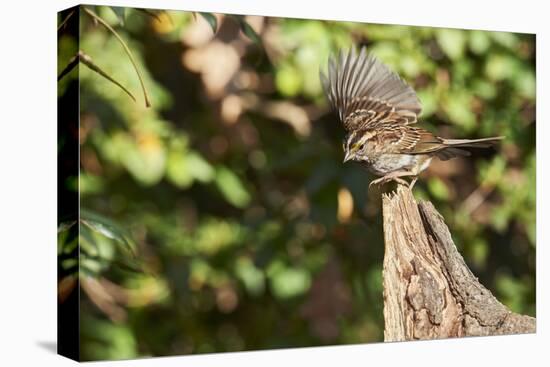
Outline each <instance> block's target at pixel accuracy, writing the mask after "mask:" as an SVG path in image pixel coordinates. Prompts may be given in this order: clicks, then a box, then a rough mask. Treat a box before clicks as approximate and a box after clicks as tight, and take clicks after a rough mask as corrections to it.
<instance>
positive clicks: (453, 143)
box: [443, 136, 504, 148]
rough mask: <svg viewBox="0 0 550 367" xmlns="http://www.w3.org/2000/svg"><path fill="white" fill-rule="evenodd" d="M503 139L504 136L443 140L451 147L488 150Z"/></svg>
mask: <svg viewBox="0 0 550 367" xmlns="http://www.w3.org/2000/svg"><path fill="white" fill-rule="evenodd" d="M502 139H504V136H493V137H491V138H482V139H443V144H445V145H448V146H450V147H463V148H488V147H490V146H491V145H493V144H494V143H496V142H497V141H499V140H502Z"/></svg>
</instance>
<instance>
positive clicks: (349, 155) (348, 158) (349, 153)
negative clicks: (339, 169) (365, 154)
mask: <svg viewBox="0 0 550 367" xmlns="http://www.w3.org/2000/svg"><path fill="white" fill-rule="evenodd" d="M352 156H353V154H351V152H350V151H347V152H346V156H345V157H344V163H346V162H347V161H349V160H350V159H351V157H352Z"/></svg>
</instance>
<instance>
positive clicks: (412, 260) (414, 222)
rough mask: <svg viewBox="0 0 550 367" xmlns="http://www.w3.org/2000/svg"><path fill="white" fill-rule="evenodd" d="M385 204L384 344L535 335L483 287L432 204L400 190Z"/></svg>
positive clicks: (524, 319)
mask: <svg viewBox="0 0 550 367" xmlns="http://www.w3.org/2000/svg"><path fill="white" fill-rule="evenodd" d="M382 205H383V216H384V240H385V255H384V270H383V276H384V322H385V330H384V340H385V341H405V340H419V339H439V338H450V337H460V336H476V335H500V334H516V333H534V332H535V323H536V319H535V318H533V317H530V316H525V315H520V314H517V313H514V312H512V311H510V310H509V309H508V308H506V306H504V305H503V304H501V303H500V302H499V301H498V300H497V299H496V298H495V297H494V296H493V295H492V294H491V292H490V291H489V290H488V289H487V288H485V287H484V286H483V285H482V284H480V283H479V281H478V279H477V278H476V277H475V276H474V275H473V274H472V272H471V271H470V269H469V268H468V266H467V265H466V263H465V262H464V259H463V258H462V256H461V255H460V253H459V252H458V251H457V249H456V246H455V244H454V242H453V240H452V238H451V234H450V232H449V229H448V228H447V226H446V225H445V222H444V220H443V217H442V216H441V215H440V214H439V213H438V212H437V210H436V209H435V208H434V206H433V205H432V204H431V203H429V202H421V203H420V204H418V203H417V202H416V201H415V199H414V197H413V195H412V193H411V191H410V190H409V189H408V188H406V187H404V186H401V185H399V186H398V188H397V191H396V192H392V193H391V194H385V195H384V196H383V197H382Z"/></svg>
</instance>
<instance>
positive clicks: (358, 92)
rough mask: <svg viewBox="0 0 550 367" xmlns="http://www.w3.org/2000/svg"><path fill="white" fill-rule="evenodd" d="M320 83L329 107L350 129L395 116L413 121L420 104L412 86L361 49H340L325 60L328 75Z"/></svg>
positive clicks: (400, 119) (409, 122) (347, 128)
mask: <svg viewBox="0 0 550 367" xmlns="http://www.w3.org/2000/svg"><path fill="white" fill-rule="evenodd" d="M320 77H321V83H322V85H323V89H324V91H325V94H326V95H327V98H328V100H329V102H330V104H331V106H332V107H333V108H334V109H335V110H337V111H338V115H339V117H340V120H341V121H342V122H343V124H344V128H345V129H346V130H348V131H352V130H355V129H359V128H366V127H368V125H370V124H373V123H377V122H380V121H383V120H387V119H388V118H389V117H393V118H395V119H396V123H404V124H414V123H415V122H416V121H417V117H418V115H419V114H420V112H421V110H422V106H421V104H420V101H419V100H418V97H417V95H416V93H415V91H414V89H413V88H412V87H410V86H409V85H408V84H407V83H405V82H404V81H403V80H402V79H401V78H400V77H399V76H398V75H397V74H396V73H395V72H393V71H391V70H390V69H389V68H388V67H387V66H386V65H384V64H383V63H382V62H380V61H379V60H378V59H377V58H376V57H375V56H374V55H372V54H369V53H367V51H366V48H365V47H363V48H361V50H360V52H359V54H357V52H356V51H355V49H353V48H352V49H351V50H350V51H348V52H347V53H344V52H343V51H342V50H340V52H339V53H338V55H337V56H336V57H331V58H330V59H329V62H328V75H327V76H325V75H324V74H323V73H321V76H320Z"/></svg>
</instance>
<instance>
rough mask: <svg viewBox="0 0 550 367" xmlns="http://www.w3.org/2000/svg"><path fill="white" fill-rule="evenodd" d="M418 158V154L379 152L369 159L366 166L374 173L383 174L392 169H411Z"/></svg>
mask: <svg viewBox="0 0 550 367" xmlns="http://www.w3.org/2000/svg"><path fill="white" fill-rule="evenodd" d="M418 158H419V156H418V155H409V154H381V155H380V156H378V157H376V158H375V159H373V160H372V161H370V162H369V163H370V164H368V165H367V168H368V169H369V171H371V172H372V173H374V174H375V175H378V176H384V175H386V174H388V173H390V172H393V171H399V170H403V169H405V170H410V169H412V168H413V167H414V166H415V165H416V164H417V163H418V162H417V160H418Z"/></svg>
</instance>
